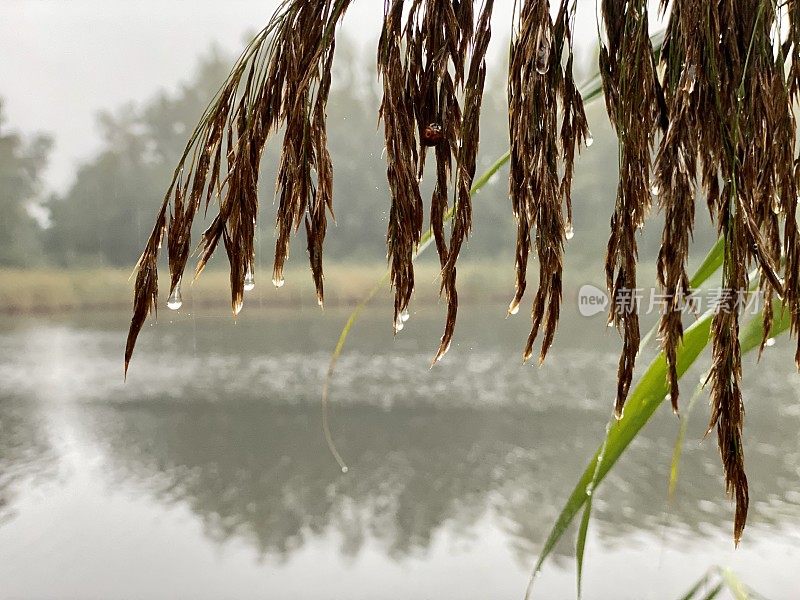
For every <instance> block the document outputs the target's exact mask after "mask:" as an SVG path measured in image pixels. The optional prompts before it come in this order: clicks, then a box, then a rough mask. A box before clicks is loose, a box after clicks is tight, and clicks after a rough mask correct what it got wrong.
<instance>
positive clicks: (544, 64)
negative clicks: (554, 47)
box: [536, 30, 550, 75]
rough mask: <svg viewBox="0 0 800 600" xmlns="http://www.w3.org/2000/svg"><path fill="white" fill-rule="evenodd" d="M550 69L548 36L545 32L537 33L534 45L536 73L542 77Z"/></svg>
mask: <svg viewBox="0 0 800 600" xmlns="http://www.w3.org/2000/svg"><path fill="white" fill-rule="evenodd" d="M549 69H550V36H549V34H548V33H547V32H546V31H545V30H541V31H540V32H539V41H538V43H537V45H536V71H537V72H538V73H539V74H540V75H544V74H546V73H547V71H548V70H549Z"/></svg>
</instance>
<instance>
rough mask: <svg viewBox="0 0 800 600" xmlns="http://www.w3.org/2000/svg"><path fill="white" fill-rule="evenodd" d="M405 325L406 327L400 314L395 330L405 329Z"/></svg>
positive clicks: (395, 323)
mask: <svg viewBox="0 0 800 600" xmlns="http://www.w3.org/2000/svg"><path fill="white" fill-rule="evenodd" d="M404 327H405V325H404V324H403V317H402V316H398V317H397V319H396V320H395V322H394V332H395V333H397V332H399V331H403V328H404Z"/></svg>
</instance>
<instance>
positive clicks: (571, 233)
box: [564, 223, 575, 240]
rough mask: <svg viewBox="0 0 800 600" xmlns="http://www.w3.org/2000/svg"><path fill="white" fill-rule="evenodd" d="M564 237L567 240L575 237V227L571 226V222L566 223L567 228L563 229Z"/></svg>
mask: <svg viewBox="0 0 800 600" xmlns="http://www.w3.org/2000/svg"><path fill="white" fill-rule="evenodd" d="M564 237H566V238H567V239H568V240H571V239H572V238H574V237H575V228H574V227H573V226H572V223H570V224H569V225H567V228H566V229H564Z"/></svg>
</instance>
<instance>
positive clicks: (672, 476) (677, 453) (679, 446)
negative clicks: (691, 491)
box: [667, 376, 705, 502]
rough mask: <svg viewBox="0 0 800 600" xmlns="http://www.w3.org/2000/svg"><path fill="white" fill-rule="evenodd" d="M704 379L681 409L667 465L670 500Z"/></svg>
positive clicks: (672, 496) (670, 499)
mask: <svg viewBox="0 0 800 600" xmlns="http://www.w3.org/2000/svg"><path fill="white" fill-rule="evenodd" d="M704 381H705V376H704V377H703V381H701V382H700V385H698V386H697V389H695V391H694V394H692V398H691V399H690V400H689V404H687V405H686V410H685V411H681V417H680V418H681V425H680V427H679V428H678V436H677V438H676V439H675V447H674V448H673V449H672V460H671V461H670V465H669V485H668V486H667V497H668V498H669V501H670V502H671V501H672V500H673V499H674V498H675V490H676V489H677V488H678V474H679V471H680V465H681V456H682V454H683V444H684V441H685V440H686V430H687V429H688V428H689V415H691V414H692V409H693V408H694V405H695V404H697V399H698V398H700V396H702V395H703V386H704V383H703V382H704Z"/></svg>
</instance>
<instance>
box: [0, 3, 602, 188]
mask: <svg viewBox="0 0 800 600" xmlns="http://www.w3.org/2000/svg"><path fill="white" fill-rule="evenodd" d="M277 4H278V1H277V0H0V97H3V98H4V100H5V103H4V104H5V115H6V118H7V121H8V123H9V124H10V125H11V127H12V128H14V129H17V130H20V131H23V132H25V133H30V132H34V131H42V132H46V133H49V134H51V135H53V137H54V138H55V141H56V147H55V149H54V152H53V155H52V157H51V166H50V169H49V171H48V173H47V180H48V183H49V184H50V186H52V187H54V188H62V189H63V188H64V187H65V186H66V185H68V184H69V182H70V181H71V179H72V177H73V175H74V171H75V167H76V166H77V165H78V164H79V163H80V161H81V160H82V159H86V158H87V157H90V156H91V155H92V154H93V152H94V151H96V149H97V147H98V143H99V139H98V133H97V127H96V125H95V123H96V121H95V115H96V114H97V112H98V111H100V110H114V109H116V108H118V107H120V106H121V105H123V104H125V103H127V102H130V101H135V102H141V101H144V100H147V99H148V98H150V97H152V96H153V95H154V94H155V93H156V92H157V91H158V90H159V89H164V88H166V89H174V88H175V87H176V85H177V84H178V83H179V82H181V81H184V80H186V79H187V78H189V77H191V75H192V73H193V72H194V68H195V66H196V65H197V60H198V56H199V55H200V54H202V53H203V52H205V51H207V50H208V48H209V46H210V44H211V43H212V42H214V43H216V44H217V45H218V46H219V47H220V48H221V49H222V50H224V51H226V52H229V53H231V54H233V53H237V52H239V51H240V50H241V49H242V47H243V44H244V38H245V36H246V34H247V33H248V32H253V31H255V30H257V29H260V28H261V27H262V26H263V24H264V23H266V21H267V20H268V18H269V16H270V15H271V14H272V12H273V11H274V9H275V7H276V5H277ZM512 5H513V0H497V2H496V6H497V8H496V14H495V31H496V33H495V40H494V41H495V42H502V41H504V40H505V39H507V37H508V31H509V24H510V12H511V6H512ZM382 11H383V1H382V0H355V1H354V2H353V5H352V7H351V8H350V10H349V12H348V15H347V17H346V18H345V25H344V27H345V29H346V31H347V32H348V33H349V34H351V35H352V36H353V37H354V38H356V39H357V40H359V41H360V42H361V43H362V44H363V45H364V46H365V52H366V51H369V52H370V53H374V47H373V46H374V41H375V40H377V37H378V31H379V27H380V15H381V13H382ZM594 11H595V2H594V0H579V9H578V14H579V23H578V38H579V39H580V40H582V42H583V44H582V45H583V46H586V45H587V44H594V43H595V38H596V35H595V24H594ZM367 43H369V44H370V45H369V47H367ZM505 51H506V48H505V45H504V44H503V43H495V44H494V52H495V53H499V52H505Z"/></svg>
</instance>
